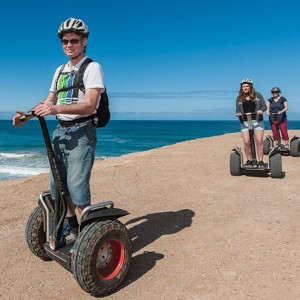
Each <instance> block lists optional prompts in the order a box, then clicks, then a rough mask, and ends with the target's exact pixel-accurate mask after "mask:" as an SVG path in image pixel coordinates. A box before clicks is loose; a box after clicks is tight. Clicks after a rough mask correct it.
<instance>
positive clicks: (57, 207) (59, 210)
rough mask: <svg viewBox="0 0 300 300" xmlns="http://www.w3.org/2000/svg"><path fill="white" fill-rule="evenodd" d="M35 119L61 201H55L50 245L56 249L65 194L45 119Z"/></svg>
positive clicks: (64, 211) (62, 218)
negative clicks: (39, 128) (53, 224)
mask: <svg viewBox="0 0 300 300" xmlns="http://www.w3.org/2000/svg"><path fill="white" fill-rule="evenodd" d="M37 117H38V119H39V121H40V125H41V129H42V133H43V137H44V140H45V145H46V149H47V155H48V159H49V163H50V168H51V171H52V175H53V178H54V182H55V185H56V190H57V193H56V197H59V198H60V199H61V201H59V200H58V199H56V201H55V226H54V231H53V236H52V242H51V243H50V244H51V248H53V249H56V248H57V247H58V246H59V245H60V244H61V243H63V241H62V237H61V233H62V228H63V223H64V219H65V216H66V213H67V201H66V194H65V190H64V187H63V183H62V179H61V176H60V173H59V170H58V166H57V163H56V158H55V154H54V151H53V148H52V144H51V140H50V137H49V131H48V127H47V124H46V121H45V118H44V117H40V116H37Z"/></svg>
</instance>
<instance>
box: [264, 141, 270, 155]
mask: <svg viewBox="0 0 300 300" xmlns="http://www.w3.org/2000/svg"><path fill="white" fill-rule="evenodd" d="M263 149H264V155H268V154H269V153H270V150H271V143H270V141H269V140H268V139H264V143H263Z"/></svg>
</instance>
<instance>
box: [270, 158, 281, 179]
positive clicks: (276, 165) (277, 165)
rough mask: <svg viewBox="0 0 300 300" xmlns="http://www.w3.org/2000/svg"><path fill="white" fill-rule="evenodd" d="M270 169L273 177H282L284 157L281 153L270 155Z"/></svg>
mask: <svg viewBox="0 0 300 300" xmlns="http://www.w3.org/2000/svg"><path fill="white" fill-rule="evenodd" d="M270 170H271V177H272V178H281V177H282V158H281V155H280V154H279V153H276V154H274V155H272V156H271V157H270Z"/></svg>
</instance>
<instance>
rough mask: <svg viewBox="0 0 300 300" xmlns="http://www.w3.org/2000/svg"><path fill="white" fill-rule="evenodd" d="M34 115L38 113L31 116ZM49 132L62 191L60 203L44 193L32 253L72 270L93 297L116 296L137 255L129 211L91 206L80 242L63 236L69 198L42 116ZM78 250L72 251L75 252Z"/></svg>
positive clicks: (30, 229) (32, 222) (32, 230)
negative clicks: (124, 219) (125, 219)
mask: <svg viewBox="0 0 300 300" xmlns="http://www.w3.org/2000/svg"><path fill="white" fill-rule="evenodd" d="M29 114H31V115H34V112H31V113H29ZM37 117H38V119H39V122H40V125H41V129H42V132H43V137H44V140H45V145H46V149H47V155H48V159H49V162H50V167H51V171H52V174H53V177H54V181H55V184H56V188H57V194H56V200H55V201H53V200H52V199H51V195H50V191H43V192H42V193H41V194H40V198H39V201H38V206H37V207H36V208H35V209H34V210H33V212H32V213H31V215H30V217H29V219H28V222H27V225H26V230H25V238H26V242H27V244H28V247H29V249H30V250H31V252H32V253H33V254H34V255H36V256H37V257H39V258H41V259H42V260H55V261H57V262H59V263H60V264H61V265H62V266H63V267H64V268H66V269H67V270H69V271H71V272H72V273H73V275H74V277H75V279H76V280H77V282H78V284H79V285H80V287H81V288H82V289H83V290H85V291H86V292H88V293H90V294H91V295H93V296H103V295H106V294H108V293H112V292H113V291H115V290H116V289H117V288H118V287H119V286H120V284H121V282H122V281H123V279H124V278H125V276H126V274H127V272H128V270H129V266H130V262H131V255H132V242H131V239H130V236H129V233H128V230H127V228H126V227H125V226H124V225H123V224H122V223H121V222H119V221H118V220H117V219H118V218H119V217H122V216H125V215H128V212H127V211H125V210H122V209H119V208H115V207H114V203H113V202H112V201H106V202H102V203H99V204H94V205H90V206H88V207H86V208H85V209H84V210H83V211H82V213H81V216H80V225H79V233H78V238H77V239H76V241H75V242H73V244H72V243H71V244H68V243H67V242H66V238H65V236H64V235H63V234H62V231H63V226H64V223H65V220H66V211H67V204H66V194H65V190H64V187H63V184H62V180H61V175H60V172H59V169H58V166H57V163H56V158H55V154H54V151H53V148H52V145H51V141H50V138H49V132H48V128H47V124H46V121H45V119H44V118H43V117H39V116H37ZM71 249H72V250H73V251H72V250H71Z"/></svg>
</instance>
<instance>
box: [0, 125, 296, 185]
mask: <svg viewBox="0 0 300 300" xmlns="http://www.w3.org/2000/svg"><path fill="white" fill-rule="evenodd" d="M47 124H48V128H49V132H50V134H51V132H52V131H53V129H54V128H55V127H56V126H57V121H56V120H47ZM265 125H266V129H270V126H269V122H267V121H265ZM288 125H289V129H300V121H289V124H288ZM239 128H240V127H239V122H238V121H116V120H115V121H114V120H112V121H110V122H109V124H108V125H107V126H106V127H104V128H99V129H97V133H98V143H97V148H96V159H97V160H101V159H106V158H109V157H115V156H120V155H123V154H128V153H132V152H139V151H145V150H149V149H154V148H158V147H162V146H166V145H171V144H175V143H177V142H182V141H187V140H192V139H196V138H203V137H210V136H216V135H222V134H225V133H231V132H238V131H239ZM233 146H234V145H233ZM45 172H49V164H48V161H47V156H46V150H45V146H44V141H43V138H42V132H41V129H40V125H39V122H38V121H37V120H31V121H30V122H28V123H27V124H26V125H24V126H23V128H21V129H20V128H18V127H13V126H12V121H11V120H0V180H7V179H13V178H23V177H27V176H31V175H37V174H40V173H45Z"/></svg>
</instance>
